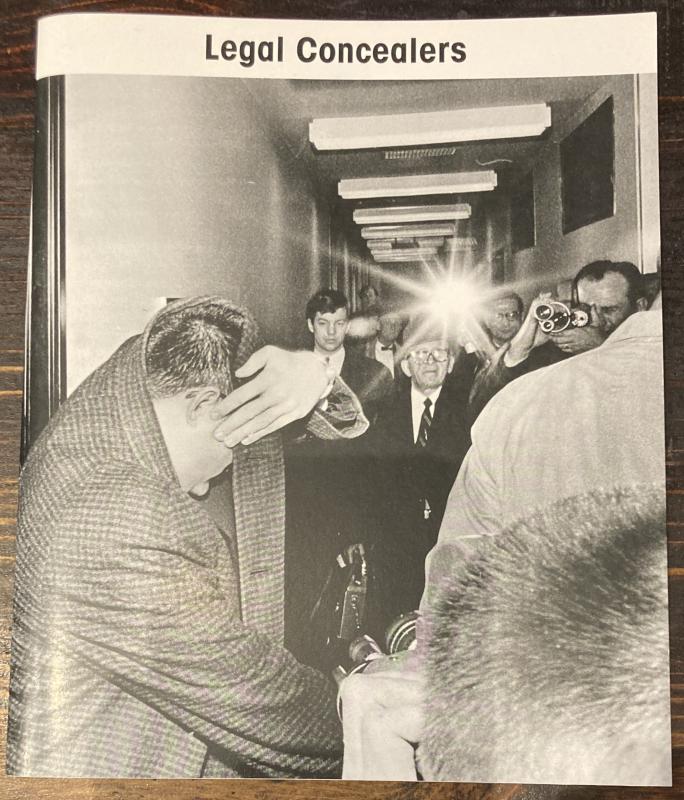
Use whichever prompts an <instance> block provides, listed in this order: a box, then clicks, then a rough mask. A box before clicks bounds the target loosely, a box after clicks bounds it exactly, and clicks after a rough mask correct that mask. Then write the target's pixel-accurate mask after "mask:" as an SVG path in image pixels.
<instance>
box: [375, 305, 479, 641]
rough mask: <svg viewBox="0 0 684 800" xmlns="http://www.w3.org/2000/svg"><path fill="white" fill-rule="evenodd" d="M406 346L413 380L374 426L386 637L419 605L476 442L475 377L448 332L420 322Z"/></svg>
mask: <svg viewBox="0 0 684 800" xmlns="http://www.w3.org/2000/svg"><path fill="white" fill-rule="evenodd" d="M405 348H406V349H405V350H404V353H403V358H402V360H401V362H400V365H401V369H402V371H403V372H404V374H405V375H406V376H407V377H408V378H409V380H408V381H403V382H401V383H400V384H398V385H397V386H396V389H395V392H394V394H393V396H392V398H391V400H390V402H389V403H388V404H387V406H386V407H385V409H384V410H383V412H382V413H381V415H380V417H379V418H378V421H377V423H376V428H375V430H374V431H372V432H371V435H372V436H373V439H374V448H373V449H374V452H375V455H376V458H377V463H376V467H375V487H374V488H375V490H376V492H377V499H376V502H375V503H374V508H375V510H376V512H377V514H378V519H377V522H376V524H375V526H374V528H375V531H376V540H375V546H374V548H373V563H374V572H375V575H376V592H375V595H376V598H375V600H376V602H375V603H374V605H375V606H376V613H375V614H374V617H375V624H374V626H373V632H374V633H375V634H377V635H379V636H380V635H382V632H383V630H384V628H385V627H386V625H387V624H388V623H389V622H391V620H392V619H394V618H395V617H396V616H397V615H399V614H401V613H404V612H407V611H412V610H414V609H415V608H417V607H418V602H419V601H420V597H421V595H422V592H423V585H424V561H425V556H426V555H427V553H428V551H429V550H430V549H431V548H432V546H433V545H434V543H435V541H436V539H437V533H438V531H439V526H440V523H441V520H442V515H443V514H444V507H445V505H446V501H447V497H448V495H449V491H450V489H451V486H452V484H453V482H454V479H455V477H456V473H457V472H458V468H459V466H460V464H461V460H462V459H463V457H464V455H465V453H466V451H467V449H468V446H469V444H470V439H469V436H468V429H467V425H466V405H467V402H468V389H469V382H468V381H466V380H464V379H463V377H464V376H463V375H461V371H462V361H460V360H459V361H458V363H457V362H456V359H455V358H454V353H453V352H452V350H451V348H450V346H449V344H448V343H447V341H446V340H445V339H444V336H443V332H442V331H440V330H434V329H432V328H429V327H428V326H426V325H425V324H423V325H421V324H420V322H418V321H416V322H414V323H413V324H412V325H411V326H410V327H409V330H408V331H407V335H406V345H405Z"/></svg>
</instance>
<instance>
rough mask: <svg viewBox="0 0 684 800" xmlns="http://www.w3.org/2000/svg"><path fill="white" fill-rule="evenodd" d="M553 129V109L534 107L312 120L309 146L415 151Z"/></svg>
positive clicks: (529, 134)
mask: <svg viewBox="0 0 684 800" xmlns="http://www.w3.org/2000/svg"><path fill="white" fill-rule="evenodd" d="M550 125H551V108H550V106H548V105H547V104H546V103H534V104H531V105H522V106H493V107H488V108H459V109H458V110H455V111H430V112H426V113H423V112H421V113H415V114H385V115H382V116H368V117H328V118H325V119H314V120H313V121H312V122H310V123H309V141H310V142H311V143H312V144H313V145H314V147H315V148H316V149H317V150H360V149H366V148H373V147H412V146H415V145H425V144H439V143H444V142H473V141H482V140H484V141H486V140H489V139H519V138H521V137H524V136H539V135H540V134H542V133H543V132H544V131H545V130H546V128H548V127H549V126H550Z"/></svg>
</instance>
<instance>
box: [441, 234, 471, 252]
mask: <svg viewBox="0 0 684 800" xmlns="http://www.w3.org/2000/svg"><path fill="white" fill-rule="evenodd" d="M473 247H477V239H476V238H475V237H474V236H454V237H453V238H451V239H447V240H446V249H447V250H472V249H473Z"/></svg>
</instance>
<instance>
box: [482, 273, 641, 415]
mask: <svg viewBox="0 0 684 800" xmlns="http://www.w3.org/2000/svg"><path fill="white" fill-rule="evenodd" d="M572 295H573V302H572V303H571V304H570V305H569V306H567V307H566V311H568V312H570V316H571V317H572V316H573V315H574V314H576V313H577V312H576V311H574V310H573V309H575V308H576V307H577V308H580V309H585V310H586V315H587V316H588V321H587V322H585V320H586V317H584V318H583V319H581V320H577V321H576V320H575V319H572V320H570V319H567V321H566V323H565V324H564V325H560V326H557V327H556V326H554V325H553V324H552V321H551V320H549V325H548V335H547V333H544V330H545V326H544V325H543V324H542V321H541V319H540V318H539V316H538V309H539V307H540V306H547V305H548V306H556V305H557V302H556V301H552V300H551V294H550V293H542V294H540V295H539V296H537V297H536V298H535V299H534V300H533V301H532V303H531V304H530V307H529V309H528V312H527V315H526V317H525V320H524V321H523V323H522V325H521V326H520V328H519V330H518V331H517V332H516V333H515V335H514V336H513V337H512V338H511V339H510V340H509V341H508V342H507V343H506V344H504V345H503V346H502V347H500V348H499V350H497V351H496V353H494V355H493V356H492V357H491V358H490V359H489V360H488V361H487V362H486V363H485V364H484V366H482V367H481V368H480V369H479V370H478V371H477V372H476V374H475V377H474V379H473V386H472V389H471V392H470V401H469V415H470V420H471V422H474V421H475V419H476V418H477V417H478V415H479V414H480V412H481V411H482V409H483V408H484V407H485V406H486V405H487V403H488V402H489V401H490V400H491V399H492V397H493V396H494V395H495V394H496V393H497V392H498V391H499V390H500V389H502V388H503V387H504V386H505V385H506V384H507V383H510V382H511V381H512V380H515V379H516V378H518V377H520V376H521V375H525V374H527V373H528V372H532V371H534V370H536V369H539V368H540V367H546V366H549V365H550V364H554V363H556V362H557V361H562V360H563V359H564V358H568V357H569V356H572V355H576V354H577V353H584V352H586V351H587V350H592V349H593V348H595V347H598V346H599V345H601V344H603V342H604V341H605V339H606V338H607V336H608V335H609V334H611V333H612V332H613V331H614V330H615V329H616V328H617V327H618V326H619V325H620V324H622V323H623V322H624V321H625V320H626V319H627V317H629V316H630V315H631V314H633V313H634V312H635V311H643V310H645V309H646V308H647V307H648V300H647V298H646V294H645V286H644V282H643V278H642V275H641V273H640V272H639V270H638V269H637V267H636V266H635V265H634V264H632V263H631V262H629V261H606V260H603V261H592V262H590V263H589V264H586V265H585V266H584V267H582V269H581V270H580V271H579V272H578V273H577V275H576V276H575V278H574V280H573V282H572ZM559 328H561V329H560V330H559Z"/></svg>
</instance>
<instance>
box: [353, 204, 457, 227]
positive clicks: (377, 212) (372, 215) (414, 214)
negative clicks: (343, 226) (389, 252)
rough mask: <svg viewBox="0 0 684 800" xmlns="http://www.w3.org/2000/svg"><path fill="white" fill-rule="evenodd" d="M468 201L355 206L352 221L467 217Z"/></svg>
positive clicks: (378, 221)
mask: <svg viewBox="0 0 684 800" xmlns="http://www.w3.org/2000/svg"><path fill="white" fill-rule="evenodd" d="M470 214H471V208H470V205H469V204H468V203H452V204H447V203H442V204H441V205H434V206H427V205H426V206H386V207H385V208H357V209H356V211H354V215H353V216H354V222H356V223H357V225H376V224H382V223H402V222H430V221H432V220H452V219H468V218H469V217H470Z"/></svg>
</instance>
